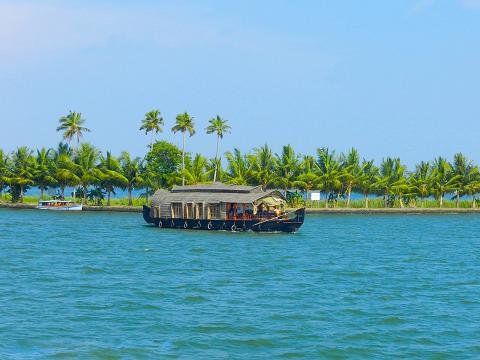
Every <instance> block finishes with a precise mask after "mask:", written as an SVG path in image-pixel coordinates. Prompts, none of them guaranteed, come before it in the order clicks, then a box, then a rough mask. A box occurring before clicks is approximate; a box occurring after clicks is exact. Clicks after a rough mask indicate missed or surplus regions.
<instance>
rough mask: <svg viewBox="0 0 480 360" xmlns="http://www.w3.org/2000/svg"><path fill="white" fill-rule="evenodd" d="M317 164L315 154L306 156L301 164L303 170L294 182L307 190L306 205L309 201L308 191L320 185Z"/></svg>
mask: <svg viewBox="0 0 480 360" xmlns="http://www.w3.org/2000/svg"><path fill="white" fill-rule="evenodd" d="M315 166H316V165H315V159H314V158H313V156H304V157H303V161H302V163H301V164H300V165H299V168H300V170H301V171H302V172H301V173H300V175H298V176H297V178H296V180H295V181H294V182H293V185H294V186H296V187H298V188H300V189H302V190H304V191H305V205H307V202H308V192H309V191H311V190H312V189H314V188H316V187H317V186H319V183H320V178H319V176H318V174H317V173H316V172H315V171H314V167H315Z"/></svg>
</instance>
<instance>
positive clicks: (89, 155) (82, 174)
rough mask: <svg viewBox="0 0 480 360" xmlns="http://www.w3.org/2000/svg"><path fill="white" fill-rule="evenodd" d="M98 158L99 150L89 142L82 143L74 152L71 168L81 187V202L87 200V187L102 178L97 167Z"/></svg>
mask: <svg viewBox="0 0 480 360" xmlns="http://www.w3.org/2000/svg"><path fill="white" fill-rule="evenodd" d="M99 158H100V153H99V151H98V150H97V149H95V148H94V147H93V146H92V145H90V144H82V145H81V147H80V148H79V149H78V151H77V152H76V153H75V157H74V167H73V169H74V173H75V175H76V176H77V177H78V179H79V181H78V183H79V185H80V186H81V187H82V189H83V194H82V204H85V203H86V201H87V193H88V187H89V186H90V185H94V184H98V183H99V182H100V181H101V179H102V172H101V171H100V170H99V169H98V167H97V165H98V164H97V161H98V159H99Z"/></svg>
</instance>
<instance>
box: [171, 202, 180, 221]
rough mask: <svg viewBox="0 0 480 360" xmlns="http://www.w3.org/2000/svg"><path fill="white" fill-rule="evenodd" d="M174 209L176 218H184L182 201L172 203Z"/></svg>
mask: <svg viewBox="0 0 480 360" xmlns="http://www.w3.org/2000/svg"><path fill="white" fill-rule="evenodd" d="M172 210H173V218H175V219H181V218H183V209H182V204H180V203H174V204H172Z"/></svg>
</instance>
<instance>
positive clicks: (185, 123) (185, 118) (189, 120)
mask: <svg viewBox="0 0 480 360" xmlns="http://www.w3.org/2000/svg"><path fill="white" fill-rule="evenodd" d="M194 126H195V124H194V122H193V117H191V116H190V115H189V114H188V113H187V112H184V113H183V114H179V115H177V118H176V124H175V126H174V127H172V131H173V133H174V134H176V133H177V132H178V131H180V132H181V133H182V144H183V145H182V171H185V133H186V132H187V131H188V133H189V135H190V137H192V136H193V135H194V134H195V128H194ZM184 185H185V176H182V186H184Z"/></svg>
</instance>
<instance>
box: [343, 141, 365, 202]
mask: <svg viewBox="0 0 480 360" xmlns="http://www.w3.org/2000/svg"><path fill="white" fill-rule="evenodd" d="M341 160H342V167H343V169H342V173H341V175H340V177H341V179H342V181H343V184H344V188H345V191H346V193H347V208H348V207H350V196H351V193H352V188H353V186H354V185H355V182H356V181H357V180H358V178H359V176H360V174H361V169H360V165H359V163H360V156H359V155H358V151H357V150H356V149H355V148H352V149H351V150H350V152H349V153H348V154H347V155H346V156H345V155H344V156H342V158H341Z"/></svg>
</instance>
